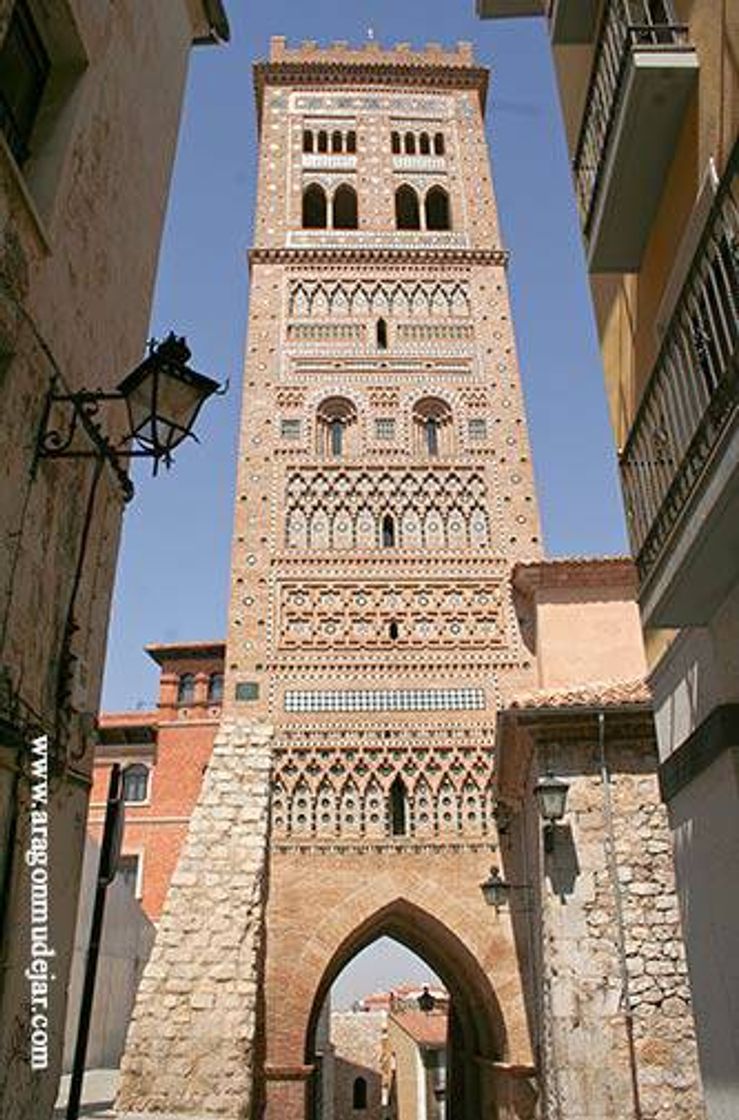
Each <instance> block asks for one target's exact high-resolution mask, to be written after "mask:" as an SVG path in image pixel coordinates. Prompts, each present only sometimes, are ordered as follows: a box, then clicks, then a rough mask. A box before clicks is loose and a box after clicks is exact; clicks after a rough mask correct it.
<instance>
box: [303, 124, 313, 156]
mask: <svg viewBox="0 0 739 1120" xmlns="http://www.w3.org/2000/svg"><path fill="white" fill-rule="evenodd" d="M303 151H304V152H312V151H313V133H312V132H311V130H310V129H309V128H304V129H303Z"/></svg>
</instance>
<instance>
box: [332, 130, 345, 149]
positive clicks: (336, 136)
mask: <svg viewBox="0 0 739 1120" xmlns="http://www.w3.org/2000/svg"><path fill="white" fill-rule="evenodd" d="M342 139H343V138H342V135H341V133H340V132H339V131H338V130H337V131H336V132H332V133H331V151H332V152H340V151H341V149H342V147H343V143H342Z"/></svg>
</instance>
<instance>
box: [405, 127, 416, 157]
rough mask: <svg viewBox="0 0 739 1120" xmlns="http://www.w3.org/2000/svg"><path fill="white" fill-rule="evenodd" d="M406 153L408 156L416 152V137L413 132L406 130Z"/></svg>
mask: <svg viewBox="0 0 739 1120" xmlns="http://www.w3.org/2000/svg"><path fill="white" fill-rule="evenodd" d="M405 154H406V155H407V156H414V155H415V154H416V137H415V136H414V135H413V133H412V132H406V134H405Z"/></svg>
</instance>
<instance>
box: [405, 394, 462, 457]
mask: <svg viewBox="0 0 739 1120" xmlns="http://www.w3.org/2000/svg"><path fill="white" fill-rule="evenodd" d="M452 434H453V427H452V410H451V409H450V407H449V405H448V404H447V403H446V402H445V401H443V400H440V399H439V398H438V397H424V398H423V399H422V400H420V401H418V402H417V403H416V404H415V405H414V408H413V453H414V454H415V455H419V456H422V455H427V456H429V457H430V458H438V456H439V455H449V454H451V452H452V450H453V448H452Z"/></svg>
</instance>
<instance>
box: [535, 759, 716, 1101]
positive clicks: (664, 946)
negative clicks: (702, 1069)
mask: <svg viewBox="0 0 739 1120" xmlns="http://www.w3.org/2000/svg"><path fill="white" fill-rule="evenodd" d="M540 748H541V744H540ZM545 753H546V766H545V767H542V770H545V769H549V768H550V767H551V768H552V769H553V770H554V772H556V773H557V774H558V775H561V776H563V777H566V779H567V780H568V781H569V782H570V783H571V785H570V792H569V796H568V802H567V812H566V816H565V820H564V821H563V823H562V824H561V825H558V826H557V827H556V836H555V846H554V851H553V852H551V853H548V854H547V853H544V854H543V861H544V862H543V865H542V870H543V877H542V898H541V905H542V938H543V963H544V970H543V971H544V983H545V988H546V991H545V992H544V1002H545V1005H546V1009H547V1010H548V1012H549V1014H550V1016H551V1019H550V1034H549V1038H548V1040H547V1043H546V1044H545V1049H548V1054H547V1065H548V1070H549V1076H548V1077H547V1099H548V1102H549V1112H548V1114H547V1115H548V1116H550V1117H551V1118H552V1120H554V1118H555V1117H556V1118H557V1120H559V1117H560V1116H561V1117H567V1120H593V1118H594V1117H596V1116H597V1117H598V1120H611V1118H613V1120H616V1118H617V1117H618V1118H619V1120H620V1118H621V1117H625V1116H626V1117H631V1116H636V1115H637V1112H636V1109H635V1106H634V1090H633V1086H632V1076H634V1077H635V1079H636V1084H637V1091H638V1096H639V1104H640V1108H641V1112H640V1113H639V1114H638V1115H640V1116H641V1118H642V1120H667V1118H668V1117H669V1120H699V1118H701V1117H703V1116H704V1115H705V1112H704V1108H703V1104H702V1098H701V1086H700V1080H699V1076H698V1067H697V1057H696V1047H695V1037H694V1025H693V1019H692V1013H691V1007H690V996H689V990H688V986H687V975H686V965H685V957H684V950H683V944H682V936H681V931H680V921H679V915H678V908H677V898H676V893H675V880H674V870H673V866H672V859H671V855H670V840H669V831H668V826H667V818H666V812H665V807H664V806H663V805H662V804H661V803H660V800H659V791H658V788H657V778H656V773H655V759H654V752H653V747H652V746H651V745H650V744H648V743H625V742H616V743H613V744H612V745H609V746H608V751H607V759H608V766H609V771H610V781H609V790H610V797H611V816H612V823H613V854H614V856H615V861H613V862H611V860H610V850H609V846H610V843H611V842H610V840H609V814H608V808H607V803H606V797H605V789H604V785H603V782H602V780H601V773H600V766H599V762H598V757H597V743H595V744H593V743H592V742H591V743H587V744H586V743H579V744H577V745H575V744H570V745H566V744H565V745H563V744H561V743H559V744H557V745H556V746H555V745H554V744H553V743H548V744H547V746H546V751H545ZM527 812H528V814H530V815H532V814H535V813H536V809H535V807H534V806H533V805H529V807H528V811H527ZM536 830H537V831H540V822H539V821H537V822H536ZM614 864H615V866H614ZM619 898H620V908H621V913H622V915H623V947H624V958H623V963H622V959H621V954H620V951H619V941H620V937H619ZM624 964H625V970H626V977H627V979H626V984H624V976H623V966H624ZM625 988H627V989H628V997H629V1000H630V1004H631V1008H632V1014H633V1018H632V1022H633V1045H631V1044H630V1042H629V1031H628V1023H627V1016H626V1014H625V1011H626V997H625ZM545 1014H546V1011H545Z"/></svg>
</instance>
